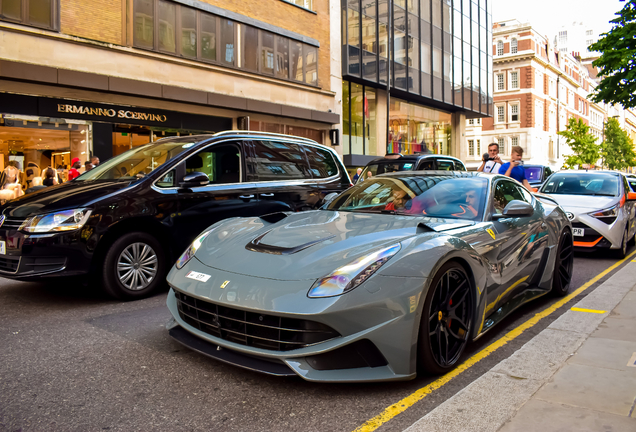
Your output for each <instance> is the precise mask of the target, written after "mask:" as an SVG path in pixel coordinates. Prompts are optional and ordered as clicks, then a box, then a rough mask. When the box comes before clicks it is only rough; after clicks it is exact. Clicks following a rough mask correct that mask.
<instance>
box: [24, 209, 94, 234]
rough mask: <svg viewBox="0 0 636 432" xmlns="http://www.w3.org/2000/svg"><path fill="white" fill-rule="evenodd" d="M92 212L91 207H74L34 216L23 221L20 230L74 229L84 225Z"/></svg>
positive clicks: (41, 231) (56, 230)
mask: <svg viewBox="0 0 636 432" xmlns="http://www.w3.org/2000/svg"><path fill="white" fill-rule="evenodd" d="M90 214H91V210H89V209H74V210H64V211H61V212H57V213H49V214H44V215H38V216H33V217H30V218H28V219H26V220H25V221H24V222H22V225H20V231H26V232H29V233H45V232H59V231H72V230H76V229H79V228H81V227H83V226H84V224H85V223H86V221H87V220H88V217H89V216H90Z"/></svg>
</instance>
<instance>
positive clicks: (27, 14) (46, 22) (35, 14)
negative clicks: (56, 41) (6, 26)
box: [0, 0, 59, 30]
mask: <svg viewBox="0 0 636 432" xmlns="http://www.w3.org/2000/svg"><path fill="white" fill-rule="evenodd" d="M58 10H59V0H2V1H0V20H3V21H13V22H17V23H20V24H24V25H28V26H33V27H39V28H43V29H48V30H56V27H57V26H56V23H57V11H58Z"/></svg>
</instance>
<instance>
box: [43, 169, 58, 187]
mask: <svg viewBox="0 0 636 432" xmlns="http://www.w3.org/2000/svg"><path fill="white" fill-rule="evenodd" d="M44 177H45V178H44V180H43V181H42V184H43V185H44V186H54V185H56V184H58V182H57V172H56V171H55V170H54V169H53V168H51V167H49V168H47V169H45V170H44Z"/></svg>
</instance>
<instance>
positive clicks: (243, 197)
mask: <svg viewBox="0 0 636 432" xmlns="http://www.w3.org/2000/svg"><path fill="white" fill-rule="evenodd" d="M239 198H240V199H252V198H254V195H239Z"/></svg>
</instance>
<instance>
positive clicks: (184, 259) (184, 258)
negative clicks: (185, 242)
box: [175, 230, 212, 269]
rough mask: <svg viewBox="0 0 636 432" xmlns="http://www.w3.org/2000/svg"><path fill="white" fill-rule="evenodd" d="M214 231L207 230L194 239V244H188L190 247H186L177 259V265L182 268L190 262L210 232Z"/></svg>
mask: <svg viewBox="0 0 636 432" xmlns="http://www.w3.org/2000/svg"><path fill="white" fill-rule="evenodd" d="M211 232H212V230H210V231H206V232H204V233H203V234H201V235H199V237H197V238H195V239H194V241H193V242H192V244H191V245H190V246H188V248H187V249H186V251H185V252H184V253H182V254H181V256H180V257H179V259H178V260H177V262H176V263H175V265H176V266H177V268H178V269H180V268H181V267H183V266H184V265H186V264H187V263H188V261H190V260H191V259H192V257H193V256H194V254H196V253H197V250H198V249H199V248H200V247H201V245H202V244H203V241H204V240H205V238H206V237H207V236H208V235H210V233H211Z"/></svg>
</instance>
